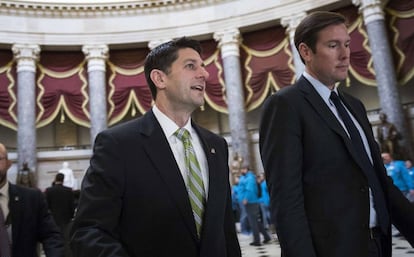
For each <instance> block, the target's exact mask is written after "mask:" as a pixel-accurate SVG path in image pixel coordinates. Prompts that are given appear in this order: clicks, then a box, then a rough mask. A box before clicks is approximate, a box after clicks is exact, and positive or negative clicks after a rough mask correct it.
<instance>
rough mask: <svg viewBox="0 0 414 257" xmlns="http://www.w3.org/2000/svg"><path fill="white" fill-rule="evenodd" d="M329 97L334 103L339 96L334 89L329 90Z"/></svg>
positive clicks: (338, 100) (337, 100)
mask: <svg viewBox="0 0 414 257" xmlns="http://www.w3.org/2000/svg"><path fill="white" fill-rule="evenodd" d="M329 99H331V101H332V102H333V103H334V104H335V105H336V103H338V102H340V99H339V96H338V95H337V94H336V92H335V91H332V92H331V95H330V96H329Z"/></svg>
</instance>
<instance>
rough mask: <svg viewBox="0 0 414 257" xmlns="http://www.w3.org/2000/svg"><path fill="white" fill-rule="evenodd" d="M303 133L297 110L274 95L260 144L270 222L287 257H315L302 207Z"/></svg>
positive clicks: (304, 211) (263, 123) (305, 214)
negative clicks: (268, 197)
mask: <svg viewBox="0 0 414 257" xmlns="http://www.w3.org/2000/svg"><path fill="white" fill-rule="evenodd" d="M302 129H303V128H302V127H301V122H300V115H299V113H298V110H296V109H295V108H294V107H293V106H292V105H291V103H290V102H289V101H288V100H287V99H286V97H284V95H273V96H272V97H270V98H269V99H268V100H267V102H266V104H265V107H264V111H263V116H262V121H261V125H260V139H259V143H260V153H261V158H262V162H263V166H264V170H265V173H266V181H267V184H268V189H269V194H270V206H271V209H272V212H271V219H272V222H273V223H274V224H275V226H276V230H277V235H278V239H279V242H280V245H281V247H282V249H283V252H284V253H285V254H286V256H295V257H315V256H316V253H315V249H314V246H313V243H312V238H311V232H310V228H309V224H308V220H307V213H306V210H305V205H304V195H303V184H302V177H303V174H302V170H303V159H302V153H303V148H302V142H301V131H302Z"/></svg>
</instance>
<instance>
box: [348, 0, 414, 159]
mask: <svg viewBox="0 0 414 257" xmlns="http://www.w3.org/2000/svg"><path fill="white" fill-rule="evenodd" d="M352 2H353V3H354V4H355V5H357V6H359V10H360V12H362V14H363V17H364V23H365V26H366V28H367V32H368V38H369V44H370V47H371V50H372V51H371V52H372V58H373V63H374V69H375V73H376V80H377V87H378V95H379V101H380V105H381V106H380V107H381V111H382V112H384V113H385V114H386V115H387V117H388V121H390V122H392V123H394V125H395V126H396V127H397V129H398V131H400V133H401V135H402V137H403V139H402V140H401V141H400V142H401V143H400V145H402V146H403V147H404V148H405V149H406V152H407V154H408V155H409V156H410V157H411V158H413V157H414V155H413V146H412V144H411V142H412V136H411V133H410V132H409V129H408V124H407V122H406V119H405V117H404V112H403V108H402V104H401V98H400V95H399V92H398V88H397V86H398V83H397V78H396V72H395V68H394V62H393V58H392V54H391V48H390V44H389V42H388V35H387V32H386V25H385V21H384V19H385V18H384V12H383V7H384V6H385V3H386V1H381V0H352Z"/></svg>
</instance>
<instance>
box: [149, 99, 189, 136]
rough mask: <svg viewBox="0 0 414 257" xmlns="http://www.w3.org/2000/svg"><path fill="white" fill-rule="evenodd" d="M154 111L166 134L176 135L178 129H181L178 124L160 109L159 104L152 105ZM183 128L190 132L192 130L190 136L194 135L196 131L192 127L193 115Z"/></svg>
mask: <svg viewBox="0 0 414 257" xmlns="http://www.w3.org/2000/svg"><path fill="white" fill-rule="evenodd" d="M152 111H153V113H154V115H155V118H157V120H158V122H159V123H160V125H161V128H162V130H163V132H164V134H165V136H166V137H167V138H168V137H170V136H172V135H174V133H175V132H176V131H177V129H179V127H178V126H177V124H176V123H175V122H174V121H173V120H171V119H170V118H169V117H168V116H167V115H165V114H164V113H163V112H162V111H161V110H160V109H158V107H157V105H155V104H154V106H153V107H152ZM183 128H185V129H187V130H188V132H190V136H192V134H193V133H194V131H193V128H192V127H191V117H190V118H189V119H188V122H187V123H186V124H185V125H184V127H183Z"/></svg>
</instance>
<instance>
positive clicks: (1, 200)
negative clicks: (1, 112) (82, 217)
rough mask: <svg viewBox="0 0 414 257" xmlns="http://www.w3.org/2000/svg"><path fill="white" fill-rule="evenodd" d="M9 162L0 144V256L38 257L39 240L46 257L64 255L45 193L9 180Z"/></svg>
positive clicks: (61, 241) (57, 229)
mask: <svg viewBox="0 0 414 257" xmlns="http://www.w3.org/2000/svg"><path fill="white" fill-rule="evenodd" d="M11 164H12V163H11V161H10V160H9V159H8V157H7V149H6V147H5V146H4V144H2V143H0V256H1V257H11V256H12V257H37V256H40V255H39V253H38V247H37V246H38V243H41V244H42V247H43V251H44V253H45V255H46V257H63V238H62V235H61V233H60V231H59V228H58V227H57V226H56V224H55V221H54V220H53V217H52V215H51V214H50V212H49V211H48V207H47V203H46V200H45V197H44V195H43V194H42V192H41V191H40V190H38V189H34V188H28V187H23V186H19V185H14V184H12V183H10V182H8V180H7V171H8V169H9V168H10V166H11Z"/></svg>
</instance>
